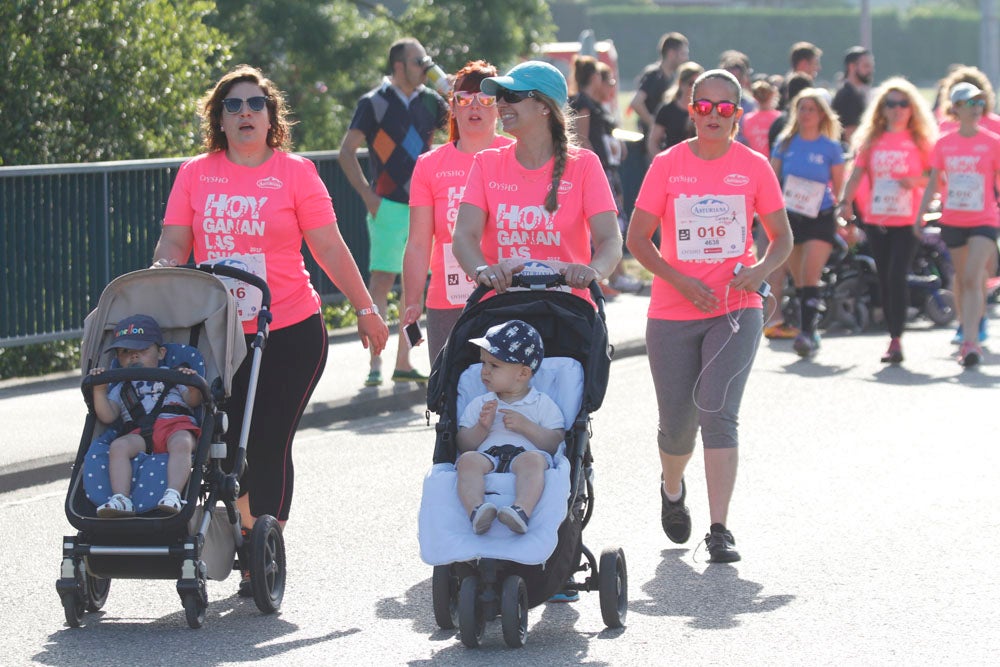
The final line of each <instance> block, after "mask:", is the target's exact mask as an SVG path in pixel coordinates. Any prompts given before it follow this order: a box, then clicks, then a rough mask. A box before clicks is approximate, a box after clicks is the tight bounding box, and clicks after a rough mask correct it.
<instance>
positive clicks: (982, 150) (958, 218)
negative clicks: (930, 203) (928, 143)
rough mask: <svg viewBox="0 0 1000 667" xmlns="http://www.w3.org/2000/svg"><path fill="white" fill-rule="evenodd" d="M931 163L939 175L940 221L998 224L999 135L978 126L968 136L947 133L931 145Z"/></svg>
mask: <svg viewBox="0 0 1000 667" xmlns="http://www.w3.org/2000/svg"><path fill="white" fill-rule="evenodd" d="M931 166H933V167H934V168H935V169H937V170H938V171H939V172H941V174H942V178H941V183H940V185H939V186H938V189H939V190H940V192H941V223H942V224H945V225H950V226H953V227H980V226H984V225H985V226H989V227H1000V217H998V216H1000V208H998V206H997V197H996V188H995V187H994V184H995V182H996V177H997V170H1000V136H997V135H996V134H994V133H992V132H989V131H987V130H982V129H981V130H979V131H978V132H976V134H975V135H974V136H971V137H963V136H962V135H960V134H959V133H958V131H957V130H956V131H954V132H949V133H948V134H946V135H944V136H943V137H941V138H940V139H938V142H937V144H936V145H935V146H934V150H933V151H932V152H931Z"/></svg>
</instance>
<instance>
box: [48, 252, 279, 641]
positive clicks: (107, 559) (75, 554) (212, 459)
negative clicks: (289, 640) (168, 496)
mask: <svg viewBox="0 0 1000 667" xmlns="http://www.w3.org/2000/svg"><path fill="white" fill-rule="evenodd" d="M219 276H222V277H224V278H225V279H226V280H229V281H231V283H232V284H231V285H230V286H229V287H227V284H226V283H224V282H223V280H221V279H220V277H219ZM250 286H252V287H254V288H257V289H259V290H260V292H261V306H260V309H259V311H258V313H257V332H256V337H255V338H254V340H253V342H252V344H251V348H252V355H253V356H252V359H251V363H252V366H251V372H250V390H249V392H248V399H247V404H246V409H245V418H244V421H243V430H242V432H241V433H240V439H239V448H238V451H236V452H230V458H229V460H230V461H233V464H232V470H231V471H230V472H226V471H225V470H224V469H223V461H224V460H226V459H227V451H226V444H225V442H223V435H224V434H225V432H226V424H227V417H226V412H225V410H226V402H227V400H228V398H229V396H230V393H231V388H232V380H233V375H234V374H235V372H236V369H237V368H238V367H239V366H240V364H241V363H242V361H243V359H244V358H245V356H246V354H247V345H246V342H245V339H244V335H243V329H242V326H241V324H240V321H239V318H238V315H237V309H236V303H235V301H234V299H233V297H232V296H231V294H230V293H229V288H230V287H232V288H233V289H250V288H251V287H250ZM270 301H271V297H270V292H269V290H268V288H267V284H266V283H265V282H264V281H263V280H261V279H259V278H257V277H256V276H254V275H253V274H251V273H248V272H245V271H242V270H239V269H236V268H233V267H229V266H224V265H215V266H211V265H207V264H206V265H200V266H198V267H182V268H162V269H161V268H157V269H145V270H142V271H135V272H133V273H128V274H126V275H123V276H121V277H119V278H116V279H115V280H113V281H112V282H111V283H110V284H108V286H107V287H106V288H105V290H104V292H103V293H102V295H101V299H100V302H99V303H98V306H97V308H96V309H95V310H94V311H93V312H92V313H90V315H88V316H87V319H86V322H85V324H84V337H83V346H82V350H81V366H82V370H83V373H84V380H83V383H82V389H83V394H84V397H85V399H86V401H87V404H88V407H89V408H90V410H89V413H88V415H87V420H86V424H85V427H84V430H83V435H82V437H81V440H80V446H79V450H78V452H77V456H76V460H75V462H74V464H73V472H72V475H71V478H70V485H69V490H68V492H67V495H66V505H65V509H66V518H67V519H68V520H69V522H70V524H72V525H73V527H74V528H76V529H77V531H79V532H77V534H76V535H70V536H67V537H64V538H63V550H62V551H63V556H62V568H61V575H60V578H59V579H58V581H57V582H56V590H57V591H58V592H59V597H60V598H61V600H62V604H63V609H64V611H65V614H66V622H67V623H68V624H69V625H70V626H71V627H78V626H79V625H80V624H81V622H82V620H83V618H84V614H85V612H88V611H98V610H99V609H101V607H102V606H103V605H104V603H105V601H106V600H107V597H108V593H109V590H110V586H111V579H112V578H131V579H176V580H177V593H178V595H180V598H181V602H182V604H183V606H184V612H185V616H186V618H187V622H188V625H190V626H191V627H192V628H199V627H201V625H202V624H203V623H204V621H205V612H206V610H207V608H208V595H207V589H206V580H207V579H214V580H223V579H225V578H226V577H227V576H228V575H229V573H230V572H232V571H233V570H241V569H242V570H249V571H250V574H251V580H252V584H253V596H254V602H255V603H256V605H257V607H258V608H259V609H260V610H261V611H262V612H264V613H271V612H274V611H276V610H277V609H278V608H279V607H280V605H281V601H282V597H283V595H284V586H285V547H284V540H283V538H282V534H281V529H280V527H279V525H278V522H277V520H276V519H275V518H274V517H272V516H267V515H265V516H262V517H259V518H258V519H257V520H256V522H255V524H254V527H253V530H252V532H251V533H250V536H249V539H248V540H246V539H244V538H243V536H242V534H241V530H240V515H239V511H238V509H237V507H236V498H237V496H238V495H239V478H240V476H241V474H242V472H243V469H244V467H245V464H246V443H247V437H248V434H249V425H250V419H251V415H252V414H253V402H254V387H255V385H256V382H257V377H258V371H259V368H260V361H261V355H262V353H263V348H264V344H265V342H266V340H267V335H268V323H269V322H270V310H269V308H270ZM138 312H142V313H149V314H150V315H152V316H153V318H154V319H156V320H157V322H158V323H159V324H160V327H161V329H162V331H163V340H164V347H165V348H166V349H167V352H166V357H165V359H164V361H163V362H162V363H161V366H160V367H159V368H120V367H118V364H117V360H116V359H113V357H114V355H113V354H110V352H109V350H108V343H109V341H110V340H111V338H112V335H113V329H114V325H115V324H116V323H117V322H119V321H120V320H121V319H122V318H125V317H128V316H129V315H131V314H133V313H138ZM181 363H186V364H188V365H190V367H191V368H194V369H195V370H196V371H197V374H195V375H188V374H184V373H182V372H180V371H179V370H176V368H177V367H178V366H179V365H180V364H181ZM95 367H103V368H106V369H108V370H106V371H104V372H103V373H100V374H99V375H94V376H91V375H89V372H90V370H91V369H92V368H95ZM125 381H145V382H156V383H164V385H165V386H167V387H168V388H169V386H170V385H181V384H183V385H187V386H189V387H194V388H196V389H199V390H200V391H201V394H202V396H203V397H204V400H203V403H202V404H201V406H199V408H198V409H197V410H195V414H194V418H195V420H196V421H197V423H198V425H199V426H200V427H201V436H200V438H198V442H197V446H196V447H195V451H194V455H193V465H192V472H191V476H190V479H189V481H188V483H187V485H186V488H185V489H183V490H181V497H182V499H183V501H184V504H183V505H182V508H181V510H180V511H179V512H178V513H177V514H168V513H165V512H162V511H159V510H157V509H156V500H155V498H157V497H159V494H158V491H159V490H160V486H162V485H163V484H164V483H165V475H166V469H165V459H166V457H167V455H166V454H149V455H147V454H143V453H140V454H139V455H138V456H137V457H136V458H135V460H133V462H132V465H133V481H132V496H133V499H134V503H135V510H136V514H135V516H129V517H121V518H99V517H98V516H97V513H96V508H97V506H98V505H100V504H101V503H103V502H105V501H106V500H107V498H108V497H109V496H110V495H111V494H110V481H109V478H108V470H107V462H108V447H109V444H110V442H111V441H112V440H113V439H114V438H115V437H117V436H118V435H119V430H121V429H122V425H121V424H120V423H116V424H112V425H110V426H106V425H104V424H102V423H101V422H100V421H99V420H98V419H97V417H96V416H95V414H94V409H93V392H94V386H95V385H97V384H105V383H107V384H109V385H110V386H113V385H114V384H115V383H120V382H125ZM140 409H141V407H140ZM154 411H155V409H154ZM149 416H150V418H155V414H151V415H149ZM136 421H137V422H138V420H136ZM150 488H152V489H154V490H155V491H148V490H149V489H150ZM147 495H148V496H149V497H152V498H153V500H152V501H151V503H150V501H149V500H148V498H147Z"/></svg>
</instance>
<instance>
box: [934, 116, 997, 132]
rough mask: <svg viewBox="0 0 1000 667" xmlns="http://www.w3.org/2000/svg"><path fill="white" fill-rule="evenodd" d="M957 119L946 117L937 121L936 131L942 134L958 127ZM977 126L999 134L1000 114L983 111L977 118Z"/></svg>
mask: <svg viewBox="0 0 1000 667" xmlns="http://www.w3.org/2000/svg"><path fill="white" fill-rule="evenodd" d="M958 124H959V123H958V121H957V120H955V119H954V118H951V117H949V118H946V119H945V120H942V121H941V122H940V123H938V131H939V132H940V133H941V135H942V136H944V135H945V134H948V133H949V132H954V131H955V130H957V129H958ZM979 127H981V128H983V129H984V130H989V131H990V132H992V133H993V134H1000V116H998V115H997V114H995V113H993V112H992V111H990V112H988V113H984V114H983V115H982V117H981V118H980V119H979Z"/></svg>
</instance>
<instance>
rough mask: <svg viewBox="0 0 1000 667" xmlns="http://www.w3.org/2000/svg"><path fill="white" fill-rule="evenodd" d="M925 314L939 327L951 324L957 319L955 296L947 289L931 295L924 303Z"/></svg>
mask: <svg viewBox="0 0 1000 667" xmlns="http://www.w3.org/2000/svg"><path fill="white" fill-rule="evenodd" d="M924 312H925V313H927V317H929V318H931V322H933V323H934V324H936V325H937V326H939V327H943V326H945V325H947V324H950V323H951V321H952V320H954V319H955V295H954V294H952V292H951V291H950V290H946V289H942V290H938V291H937V292H936V293H932V294H929V295H928V296H927V301H925V302H924Z"/></svg>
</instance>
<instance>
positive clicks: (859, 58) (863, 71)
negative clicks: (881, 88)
mask: <svg viewBox="0 0 1000 667" xmlns="http://www.w3.org/2000/svg"><path fill="white" fill-rule="evenodd" d="M874 77H875V58H874V57H873V56H872V53H871V51H869V50H868V49H866V48H865V47H863V46H854V47H851V48H850V49H848V50H847V53H846V54H844V83H843V84H842V85H841V86H840V88H839V89H838V90H837V94H836V95H834V96H833V104H832V106H833V110H834V111H836V112H837V115H838V116H840V124H841V126H843V128H844V133H843V135H842V139H843V140H844V142H845V143H848V144H850V142H851V136H852V135H853V134H854V130H856V129H857V128H858V125H859V124H860V123H861V114H862V113H864V111H865V107H867V106H868V95H869V93H870V92H871V84H872V79H873V78H874Z"/></svg>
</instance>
